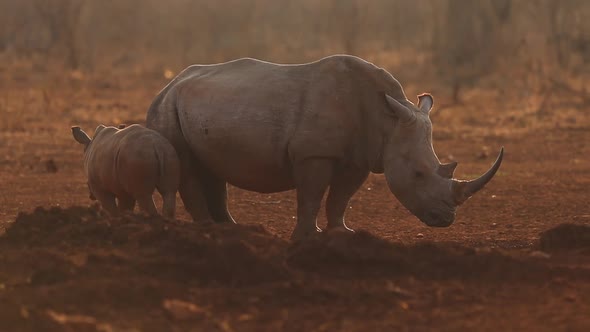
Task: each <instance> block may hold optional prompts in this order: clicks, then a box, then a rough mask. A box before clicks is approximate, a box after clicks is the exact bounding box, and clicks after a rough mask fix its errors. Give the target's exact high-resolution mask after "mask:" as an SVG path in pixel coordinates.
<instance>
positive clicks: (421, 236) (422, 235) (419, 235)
mask: <svg viewBox="0 0 590 332" xmlns="http://www.w3.org/2000/svg"><path fill="white" fill-rule="evenodd" d="M416 237H417V238H419V239H421V238H423V237H424V234H422V233H418V234H416Z"/></svg>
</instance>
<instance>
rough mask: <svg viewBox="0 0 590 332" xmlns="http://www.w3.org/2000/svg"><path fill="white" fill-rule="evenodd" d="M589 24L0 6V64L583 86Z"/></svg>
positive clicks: (136, 4)
mask: <svg viewBox="0 0 590 332" xmlns="http://www.w3.org/2000/svg"><path fill="white" fill-rule="evenodd" d="M589 21H590V1H587V0H478V1H472V0H297V1H292V0H167V1H162V0H100V1H99V0H0V55H1V59H2V62H3V66H7V65H9V64H11V63H12V64H14V63H15V62H18V61H23V60H32V61H33V62H35V63H37V66H36V67H35V69H36V70H39V71H40V72H43V71H50V70H52V69H56V68H59V67H56V66H63V68H65V69H77V70H80V71H82V72H93V71H97V70H101V71H102V70H105V69H112V70H121V69H124V70H127V71H129V70H131V71H135V72H153V73H156V74H158V73H162V72H164V71H166V70H169V71H171V72H173V73H174V72H177V71H178V70H180V69H182V68H183V67H185V66H187V65H189V64H193V63H213V62H221V61H225V60H230V59H234V58H239V57H245V56H249V57H256V58H261V59H265V60H269V61H275V62H287V63H291V62H304V61H310V60H314V59H318V58H320V57H322V56H326V55H329V54H334V53H348V54H354V55H358V56H361V57H363V58H366V59H368V60H371V61H374V62H376V63H377V64H378V65H381V66H384V67H386V68H388V69H389V70H391V71H393V72H395V73H394V75H395V76H397V77H399V78H400V79H402V80H404V79H406V80H412V81H413V80H416V79H418V78H420V77H424V76H423V75H426V77H425V78H428V79H434V80H440V83H443V84H447V83H452V84H468V85H469V84H474V83H477V82H478V81H479V80H480V79H482V78H484V77H487V76H489V75H490V74H494V73H503V74H502V75H503V77H504V78H505V79H509V80H510V81H512V80H514V79H515V78H518V77H521V76H522V77H525V76H527V75H530V74H535V75H540V76H541V77H544V76H555V75H567V76H568V77H569V76H579V75H587V74H588V73H589V71H590V67H589V65H588V64H589V60H590V27H589V25H590V23H589ZM49 66H50V67H51V68H48V67H49ZM168 74H170V73H168Z"/></svg>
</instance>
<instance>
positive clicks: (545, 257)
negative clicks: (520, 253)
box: [530, 250, 551, 259]
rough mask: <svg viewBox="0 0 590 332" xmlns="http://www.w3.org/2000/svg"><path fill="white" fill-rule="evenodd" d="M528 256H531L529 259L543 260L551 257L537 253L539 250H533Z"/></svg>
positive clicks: (540, 252)
mask: <svg viewBox="0 0 590 332" xmlns="http://www.w3.org/2000/svg"><path fill="white" fill-rule="evenodd" d="M530 255H531V257H535V258H544V259H547V258H551V255H549V254H548V253H546V252H542V251H539V250H535V251H533V252H531V253H530Z"/></svg>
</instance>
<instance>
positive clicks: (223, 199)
mask: <svg viewBox="0 0 590 332" xmlns="http://www.w3.org/2000/svg"><path fill="white" fill-rule="evenodd" d="M199 173H200V174H199V176H200V177H201V178H202V179H203V184H204V193H205V199H206V200H207V208H208V209H209V213H210V214H211V217H212V218H213V221H214V222H216V223H233V224H235V223H236V222H235V220H234V219H233V217H232V216H231V214H230V213H229V210H228V208H227V182H225V181H224V180H221V179H219V178H217V177H216V176H214V175H213V174H208V172H207V171H205V170H201V171H200V172H199Z"/></svg>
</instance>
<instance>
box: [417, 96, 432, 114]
mask: <svg viewBox="0 0 590 332" xmlns="http://www.w3.org/2000/svg"><path fill="white" fill-rule="evenodd" d="M432 105H434V98H432V95H431V94H429V93H423V94H421V95H418V108H419V109H420V110H421V111H422V112H424V113H427V114H428V113H429V112H430V110H431V109H432Z"/></svg>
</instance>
